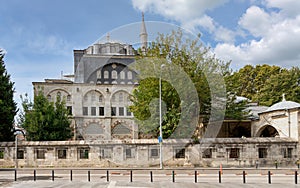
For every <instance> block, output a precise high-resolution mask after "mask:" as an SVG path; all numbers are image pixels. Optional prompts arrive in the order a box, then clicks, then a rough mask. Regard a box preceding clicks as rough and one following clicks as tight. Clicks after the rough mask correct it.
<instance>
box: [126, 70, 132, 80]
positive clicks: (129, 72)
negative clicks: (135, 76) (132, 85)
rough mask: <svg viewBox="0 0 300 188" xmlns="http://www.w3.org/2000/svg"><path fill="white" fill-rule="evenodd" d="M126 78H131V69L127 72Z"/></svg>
mask: <svg viewBox="0 0 300 188" xmlns="http://www.w3.org/2000/svg"><path fill="white" fill-rule="evenodd" d="M127 78H128V79H129V80H132V72H131V71H128V72H127Z"/></svg>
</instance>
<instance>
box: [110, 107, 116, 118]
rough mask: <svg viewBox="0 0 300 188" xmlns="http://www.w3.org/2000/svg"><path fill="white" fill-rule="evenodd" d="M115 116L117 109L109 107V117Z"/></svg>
mask: <svg viewBox="0 0 300 188" xmlns="http://www.w3.org/2000/svg"><path fill="white" fill-rule="evenodd" d="M116 114H117V108H116V107H111V116H116Z"/></svg>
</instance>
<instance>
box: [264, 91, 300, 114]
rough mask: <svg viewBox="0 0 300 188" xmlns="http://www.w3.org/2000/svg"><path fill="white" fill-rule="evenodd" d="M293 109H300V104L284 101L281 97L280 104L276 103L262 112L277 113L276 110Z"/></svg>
mask: <svg viewBox="0 0 300 188" xmlns="http://www.w3.org/2000/svg"><path fill="white" fill-rule="evenodd" d="M294 108H300V104H299V103H297V102H294V101H287V100H285V97H284V95H283V96H282V101H281V102H278V103H276V104H274V105H272V106H270V107H269V108H268V109H267V110H266V111H264V112H271V111H277V110H289V109H294Z"/></svg>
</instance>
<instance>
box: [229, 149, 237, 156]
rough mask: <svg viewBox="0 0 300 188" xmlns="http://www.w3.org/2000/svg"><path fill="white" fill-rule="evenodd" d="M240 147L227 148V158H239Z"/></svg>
mask: <svg viewBox="0 0 300 188" xmlns="http://www.w3.org/2000/svg"><path fill="white" fill-rule="evenodd" d="M239 157H240V149H239V148H230V149H229V158H239Z"/></svg>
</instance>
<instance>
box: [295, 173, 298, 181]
mask: <svg viewBox="0 0 300 188" xmlns="http://www.w3.org/2000/svg"><path fill="white" fill-rule="evenodd" d="M297 176H298V172H297V171H295V184H298V177H297Z"/></svg>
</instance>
